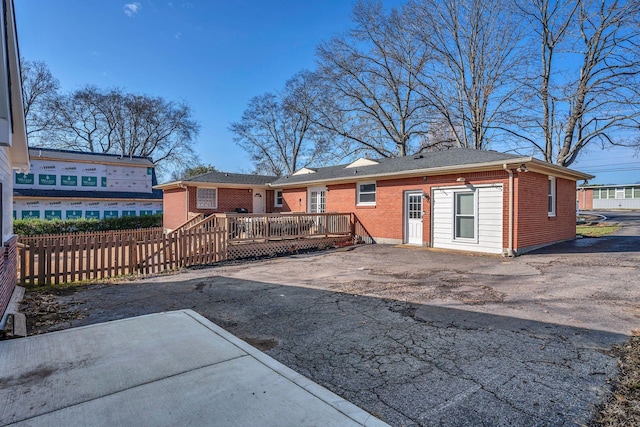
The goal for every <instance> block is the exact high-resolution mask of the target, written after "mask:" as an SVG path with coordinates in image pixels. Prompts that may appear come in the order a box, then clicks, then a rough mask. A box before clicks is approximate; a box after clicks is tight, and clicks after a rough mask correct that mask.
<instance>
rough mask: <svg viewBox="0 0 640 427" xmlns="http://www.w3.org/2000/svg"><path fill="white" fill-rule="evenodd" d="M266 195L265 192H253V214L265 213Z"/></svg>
mask: <svg viewBox="0 0 640 427" xmlns="http://www.w3.org/2000/svg"><path fill="white" fill-rule="evenodd" d="M265 199H266V194H265V191H264V190H253V213H257V214H261V213H264V212H265V210H264V206H265Z"/></svg>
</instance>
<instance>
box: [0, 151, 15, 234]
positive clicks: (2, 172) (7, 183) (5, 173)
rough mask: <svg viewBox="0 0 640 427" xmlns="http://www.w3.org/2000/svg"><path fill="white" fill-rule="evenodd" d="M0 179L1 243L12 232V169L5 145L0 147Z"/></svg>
mask: <svg viewBox="0 0 640 427" xmlns="http://www.w3.org/2000/svg"><path fill="white" fill-rule="evenodd" d="M0 181H1V182H2V208H3V209H2V243H4V242H6V241H7V239H8V238H9V237H11V235H12V234H13V169H12V168H11V161H10V160H9V151H8V149H7V148H6V147H2V148H0Z"/></svg>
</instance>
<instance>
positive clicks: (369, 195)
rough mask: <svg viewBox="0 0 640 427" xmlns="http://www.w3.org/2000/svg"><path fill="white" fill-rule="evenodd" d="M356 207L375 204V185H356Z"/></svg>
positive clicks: (373, 183)
mask: <svg viewBox="0 0 640 427" xmlns="http://www.w3.org/2000/svg"><path fill="white" fill-rule="evenodd" d="M356 204H357V205H365V206H366V205H375V204H376V183H375V182H360V183H358V194H357V199H356Z"/></svg>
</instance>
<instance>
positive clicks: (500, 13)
mask: <svg viewBox="0 0 640 427" xmlns="http://www.w3.org/2000/svg"><path fill="white" fill-rule="evenodd" d="M410 9H411V11H412V14H411V15H412V16H413V17H414V20H413V28H412V30H411V31H412V32H413V33H415V34H419V35H420V37H421V39H422V42H423V43H424V45H425V46H426V48H425V49H426V50H428V51H431V52H432V54H433V55H434V59H433V60H431V61H429V62H428V63H427V66H426V67H424V68H423V69H421V70H419V73H418V74H416V77H418V78H419V80H420V82H421V90H422V91H423V95H424V97H425V99H428V100H429V101H430V102H431V103H432V104H433V106H434V107H435V109H436V110H437V111H438V113H439V116H440V120H439V121H440V122H442V121H444V123H446V124H447V125H448V134H449V135H450V136H451V137H453V139H454V140H455V143H456V145H457V146H459V147H467V148H475V149H486V148H487V147H488V145H489V144H490V142H491V141H492V137H494V136H495V135H494V133H495V132H494V131H495V130H496V129H498V128H500V127H501V126H504V125H505V124H507V123H509V124H510V123H512V122H513V120H514V114H515V112H516V109H517V108H518V107H517V102H516V101H517V99H518V89H519V85H518V84H517V82H518V78H517V77H518V76H519V75H520V74H521V72H522V69H523V67H524V66H525V65H526V61H525V60H526V56H525V55H523V51H522V50H521V49H520V47H521V45H522V40H523V34H522V28H523V27H522V25H521V21H522V19H521V17H520V16H519V15H516V14H514V13H513V11H512V8H511V7H510V2H508V1H505V0H416V1H414V2H412V3H411V4H410Z"/></svg>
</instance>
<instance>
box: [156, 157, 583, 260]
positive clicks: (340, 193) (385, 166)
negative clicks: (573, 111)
mask: <svg viewBox="0 0 640 427" xmlns="http://www.w3.org/2000/svg"><path fill="white" fill-rule="evenodd" d="M205 177H206V178H205ZM246 177H251V175H238V174H220V173H217V174H216V175H210V174H206V175H201V176H199V177H194V178H191V179H190V180H185V181H179V182H174V183H169V184H164V185H161V186H158V188H162V189H163V190H164V191H165V193H164V211H165V228H168V229H173V228H175V227H177V226H179V225H180V224H182V223H183V222H185V221H186V220H187V219H189V217H190V214H194V213H197V212H204V213H214V212H233V211H235V209H236V208H239V207H244V208H247V209H248V210H249V212H260V211H262V210H260V211H259V210H257V209H255V205H254V204H253V203H255V200H256V197H257V196H256V195H257V194H261V195H263V197H265V196H266V200H267V203H266V205H265V208H266V209H265V211H266V212H277V211H281V212H309V213H321V212H340V213H353V214H354V215H355V216H356V217H357V219H358V221H359V222H360V223H361V224H362V226H363V227H364V229H365V230H366V231H367V233H368V235H369V236H371V237H372V238H373V240H374V241H375V242H378V243H390V244H400V243H404V244H409V245H417V246H427V247H434V248H444V249H458V250H464V251H473V252H483V253H495V254H507V255H511V254H516V253H523V252H526V251H530V250H533V249H535V248H539V247H542V246H546V245H549V244H552V243H556V242H560V241H564V240H571V239H574V238H575V234H576V228H575V226H576V216H575V214H576V181H577V180H587V179H591V178H593V177H592V176H591V175H588V174H584V173H581V172H577V171H573V170H570V169H567V168H564V167H560V166H556V165H553V164H550V163H546V162H543V161H540V160H537V159H534V158H532V157H522V156H515V155H511V154H504V153H497V152H495V151H481V150H472V149H451V150H445V151H438V152H432V153H425V154H424V155H422V154H421V155H417V156H406V157H396V158H386V159H380V160H369V159H359V160H356V161H355V162H352V163H350V164H348V165H340V166H331V167H324V168H303V169H301V170H299V171H297V172H296V173H294V174H293V175H289V176H285V177H281V178H277V179H275V178H274V177H255V176H254V177H255V178H253V179H255V181H253V182H252V183H253V184H254V186H251V185H247V184H246V183H244V181H242V180H244V179H248V178H246ZM205 181H207V182H205ZM260 183H261V184H262V185H258V184H260ZM231 184H233V185H231ZM207 188H211V189H213V190H215V191H206V190H205V189H207ZM224 188H227V189H229V190H233V192H229V193H227V192H226V191H225V192H223V189H224ZM199 189H202V190H199ZM199 191H201V193H199ZM258 191H259V193H258ZM232 194H233V195H235V196H237V197H238V198H235V197H231V195H232ZM200 203H202V204H200ZM207 204H208V205H207ZM205 206H209V208H207V209H206V210H204V209H205V208H204V207H205ZM214 206H215V208H214ZM169 212H171V214H168V213H169Z"/></svg>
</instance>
